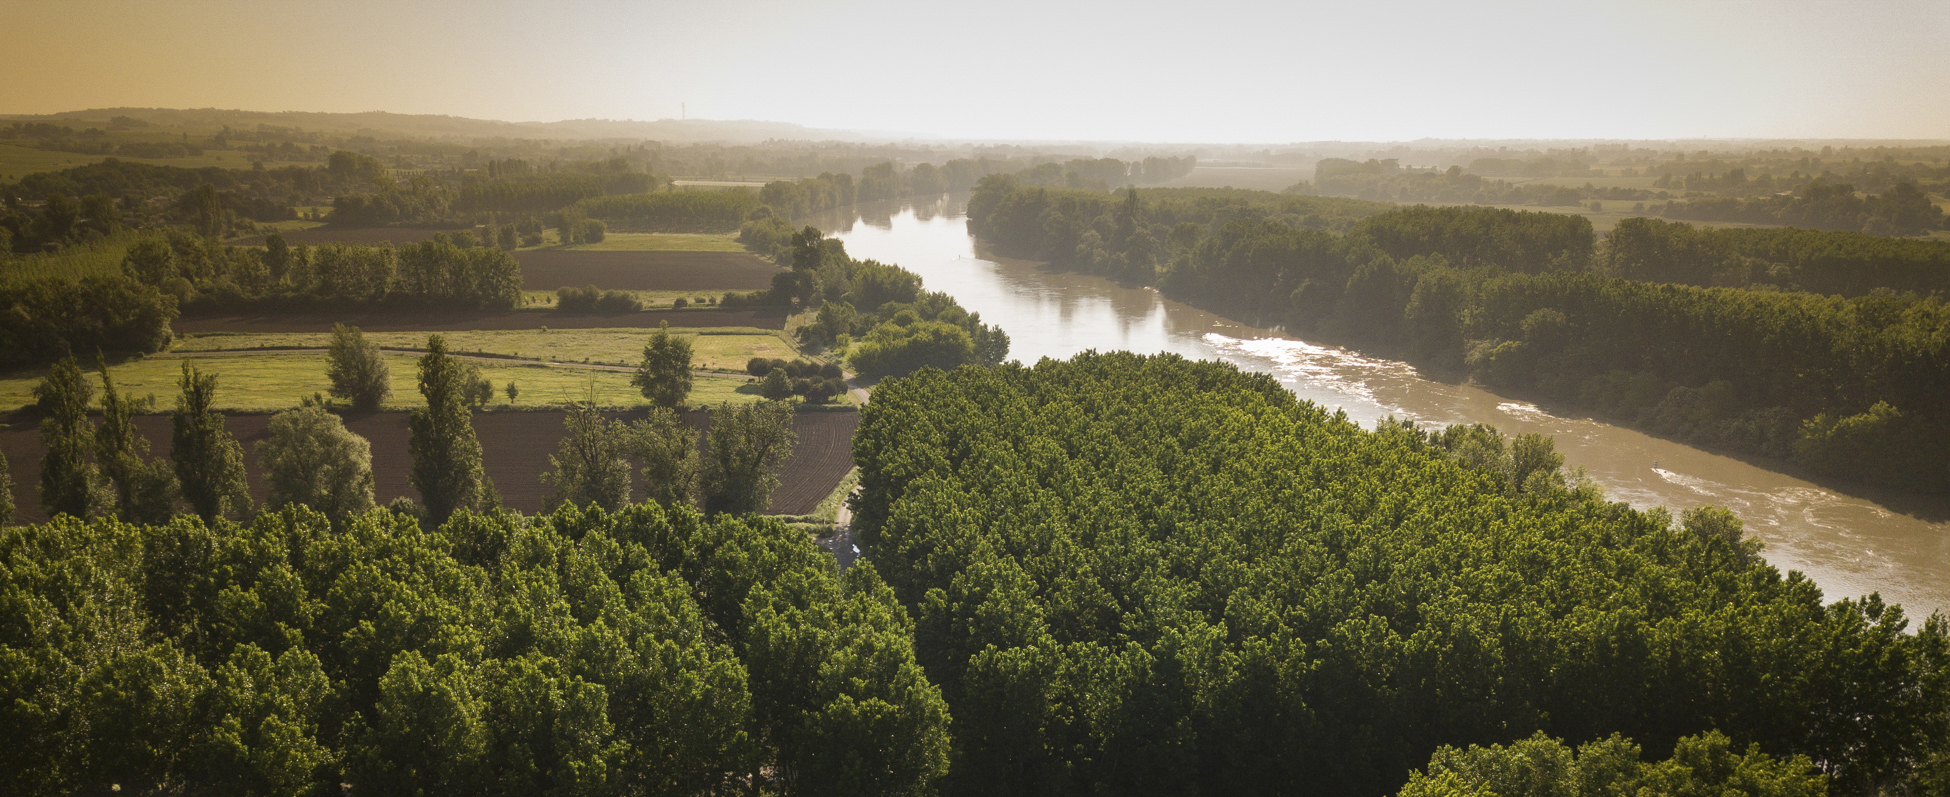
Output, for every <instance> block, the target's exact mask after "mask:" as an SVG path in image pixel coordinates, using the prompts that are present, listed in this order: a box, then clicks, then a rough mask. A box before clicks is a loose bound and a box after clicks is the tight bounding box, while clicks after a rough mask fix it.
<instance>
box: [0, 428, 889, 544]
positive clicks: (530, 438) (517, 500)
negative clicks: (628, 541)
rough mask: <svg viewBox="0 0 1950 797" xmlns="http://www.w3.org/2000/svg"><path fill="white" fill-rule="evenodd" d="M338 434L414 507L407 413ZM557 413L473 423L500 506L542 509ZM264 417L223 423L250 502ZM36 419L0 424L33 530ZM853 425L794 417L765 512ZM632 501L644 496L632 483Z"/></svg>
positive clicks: (385, 491)
mask: <svg viewBox="0 0 1950 797" xmlns="http://www.w3.org/2000/svg"><path fill="white" fill-rule="evenodd" d="M607 414H608V415H609V417H611V418H617V419H626V420H627V419H631V418H633V417H642V415H641V414H640V413H626V412H617V413H607ZM344 417H345V425H346V428H348V429H351V430H352V431H353V432H354V433H356V434H358V435H360V436H362V437H364V438H366V439H367V440H368V441H370V442H371V443H372V465H373V481H374V493H375V497H376V498H377V499H378V501H379V503H381V504H385V503H386V502H388V501H391V500H393V499H394V498H397V497H399V496H402V495H403V496H408V497H411V498H413V499H414V500H418V499H419V493H418V492H416V491H415V490H414V489H413V484H412V482H411V481H410V480H409V477H408V473H409V471H410V469H411V466H412V460H411V458H410V456H409V455H408V453H407V448H406V441H407V431H406V413H403V412H375V413H362V414H348V415H346V416H344ZM562 418H563V413H560V412H487V413H476V414H475V415H474V432H475V434H476V435H478V436H479V437H480V440H481V460H482V464H483V465H484V467H485V468H486V470H487V475H488V478H489V479H492V480H493V481H494V486H495V489H497V490H499V491H500V492H501V500H502V504H503V505H504V506H507V507H508V508H510V509H517V510H520V511H522V512H527V513H530V514H533V513H536V512H540V511H542V506H543V503H544V502H545V501H546V500H547V499H548V494H549V491H550V487H549V486H548V485H546V484H543V483H542V480H541V475H542V473H544V472H546V471H547V470H548V469H549V462H548V458H549V455H550V454H554V453H555V451H556V447H557V446H558V445H559V444H560V443H561V441H562V436H563V434H564V431H563V428H562ZM685 420H687V421H689V422H690V423H691V424H692V425H694V426H697V427H698V428H699V429H700V430H702V429H706V428H709V426H710V416H709V415H708V414H707V413H703V412H695V411H694V412H690V413H687V414H686V416H685ZM270 421H271V416H269V415H231V416H229V417H227V418H225V426H227V427H228V428H229V429H230V433H231V434H232V435H235V436H236V438H237V441H238V442H239V443H241V444H242V445H243V447H244V468H245V470H246V471H247V472H248V473H249V476H250V483H251V496H252V498H253V499H254V500H256V501H257V502H259V503H262V502H263V501H264V498H265V496H266V495H267V494H268V493H267V490H268V489H269V488H268V487H267V486H266V485H265V483H264V476H263V474H262V473H261V472H259V470H258V457H257V443H258V441H261V440H263V439H265V437H266V432H265V430H266V428H267V427H268V426H269V424H270ZM39 423H40V421H39V420H38V417H36V416H34V415H33V414H31V413H16V414H14V415H11V416H8V417H6V418H4V419H0V451H4V452H5V453H6V455H7V466H8V468H7V470H8V474H9V475H10V476H12V477H13V482H14V489H13V496H14V507H15V510H14V520H15V522H19V523H38V522H41V521H44V520H46V519H47V516H46V515H45V514H44V513H42V512H41V507H40V500H39V485H40V463H41V456H42V455H43V454H44V453H46V449H44V448H43V447H42V446H41V436H40V429H39ZM136 426H137V428H138V429H140V430H141V432H142V435H143V437H145V438H148V440H149V444H150V452H149V453H150V455H151V456H155V457H167V456H168V455H169V429H170V427H169V416H167V415H145V416H141V417H138V418H137V419H136ZM859 426H860V414H859V413H857V412H803V413H799V414H798V415H796V416H794V420H793V429H794V431H796V432H798V434H799V443H798V445H796V446H794V447H793V449H792V457H791V458H790V459H788V460H787V461H786V463H785V466H784V467H783V468H782V469H781V470H780V472H779V489H778V490H776V491H774V492H773V493H772V503H771V506H770V507H768V508H767V512H768V513H770V514H775V515H803V514H807V513H810V512H812V511H813V510H814V509H815V508H817V507H818V506H819V502H820V501H821V500H824V499H825V498H826V496H827V495H829V494H831V493H832V492H833V489H834V488H836V487H838V486H839V483H840V480H841V479H843V478H845V477H846V473H847V471H848V470H850V469H851V468H852V467H853V431H854V430H855V429H857V428H859ZM638 482H639V483H638V484H637V490H636V496H635V497H636V498H637V499H639V500H641V498H642V495H643V491H642V484H641V483H640V482H641V480H640V479H639V480H638Z"/></svg>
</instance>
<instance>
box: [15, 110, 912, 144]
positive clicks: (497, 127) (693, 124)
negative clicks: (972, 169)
mask: <svg viewBox="0 0 1950 797" xmlns="http://www.w3.org/2000/svg"><path fill="white" fill-rule="evenodd" d="M116 116H126V117H130V118H133V119H140V120H142V121H144V122H148V123H150V124H153V125H158V126H161V127H181V128H199V129H200V128H211V129H215V128H221V127H223V126H225V125H229V126H231V127H234V128H243V129H255V128H256V127H257V126H258V125H260V124H263V125H272V126H276V127H298V128H303V129H305V130H309V131H316V132H329V133H340V134H348V135H358V134H367V135H374V136H381V135H386V136H391V137H398V136H402V135H403V136H412V137H426V138H443V139H454V138H460V139H476V138H524V139H564V140H587V139H650V140H655V141H671V142H685V143H689V142H702V141H725V142H750V141H765V140H767V139H788V140H799V141H862V142H864V141H885V140H888V139H889V138H908V137H911V136H905V135H898V134H889V133H870V132H861V131H853V130H827V129H821V128H813V127H806V126H804V125H796V124H791V123H788V122H764V121H756V120H749V119H740V120H717V119H658V120H656V121H650V122H640V121H635V120H628V119H569V120H565V121H560V122H501V121H495V120H490V119H468V118H466V117H461V116H443V115H434V114H401V113H388V112H386V111H368V112H365V113H317V112H311V111H279V112H275V113H272V112H265V111H235V110H222V109H218V108H196V109H175V108H93V109H89V110H83V111H65V112H62V113H54V114H45V115H8V116H0V119H7V120H22V121H44V122H61V123H64V124H68V125H74V124H77V123H91V122H92V123H102V124H106V123H107V121H108V120H109V119H110V118H112V117H116Z"/></svg>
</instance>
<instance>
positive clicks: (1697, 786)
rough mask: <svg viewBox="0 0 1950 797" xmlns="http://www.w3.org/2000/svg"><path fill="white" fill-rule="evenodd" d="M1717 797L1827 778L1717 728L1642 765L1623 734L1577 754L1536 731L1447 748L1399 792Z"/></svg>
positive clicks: (1421, 795)
mask: <svg viewBox="0 0 1950 797" xmlns="http://www.w3.org/2000/svg"><path fill="white" fill-rule="evenodd" d="M1646 793H1651V794H1670V795H1676V796H1677V795H1687V796H1689V797H1690V796H1691V795H1699V797H1706V796H1707V795H1716V796H1719V797H1734V796H1735V795H1737V796H1738V797H1825V795H1827V794H1828V779H1827V778H1826V777H1823V776H1822V775H1821V773H1819V772H1817V771H1816V770H1815V767H1814V765H1813V764H1812V763H1810V762H1809V761H1808V758H1807V756H1794V757H1792V758H1788V759H1785V760H1782V759H1777V758H1774V757H1772V756H1769V755H1767V754H1766V753H1764V752H1761V750H1760V746H1759V745H1749V746H1748V748H1747V751H1746V752H1745V753H1744V754H1743V753H1739V752H1735V751H1734V749H1733V744H1732V742H1731V741H1730V740H1729V739H1727V737H1726V736H1725V735H1723V734H1721V733H1719V732H1718V731H1708V732H1706V733H1703V734H1700V735H1697V736H1688V737H1686V738H1683V739H1680V740H1679V743H1678V745H1677V746H1676V747H1675V748H1674V750H1673V752H1672V757H1671V758H1668V759H1666V760H1664V761H1658V762H1644V761H1641V760H1640V759H1639V747H1638V745H1636V744H1633V743H1632V742H1631V741H1629V740H1627V739H1623V738H1620V737H1619V736H1618V735H1617V734H1613V735H1612V736H1610V737H1608V738H1605V739H1600V740H1598V741H1594V742H1588V743H1586V744H1583V745H1580V746H1578V747H1577V749H1576V750H1575V751H1573V750H1572V748H1571V747H1569V746H1566V745H1565V744H1564V743H1563V742H1562V741H1559V740H1557V739H1553V738H1550V737H1549V736H1546V735H1544V734H1543V732H1541V731H1540V732H1538V733H1536V734H1535V735H1532V736H1531V737H1530V738H1528V739H1522V740H1519V741H1515V742H1511V743H1510V744H1509V745H1507V746H1506V745H1500V744H1493V745H1489V746H1488V747H1479V746H1477V745H1470V746H1469V748H1468V749H1467V750H1458V749H1456V748H1454V747H1449V746H1443V747H1441V748H1439V749H1437V750H1436V751H1435V754H1434V755H1433V756H1431V757H1430V758H1429V765H1428V768H1427V769H1426V770H1421V771H1417V772H1414V773H1412V774H1411V775H1409V780H1408V784H1407V785H1406V786H1403V787H1402V790H1401V792H1400V797H1461V796H1463V795H1498V796H1499V797H1613V796H1614V795H1617V796H1618V797H1625V796H1627V795H1638V794H1646Z"/></svg>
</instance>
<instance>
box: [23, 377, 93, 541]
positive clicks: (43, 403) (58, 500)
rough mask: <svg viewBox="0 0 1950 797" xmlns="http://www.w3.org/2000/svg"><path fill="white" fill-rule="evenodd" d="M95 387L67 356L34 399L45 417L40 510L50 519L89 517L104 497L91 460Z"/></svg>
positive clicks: (35, 389)
mask: <svg viewBox="0 0 1950 797" xmlns="http://www.w3.org/2000/svg"><path fill="white" fill-rule="evenodd" d="M94 394H95V388H94V386H93V385H90V384H88V377H86V376H84V375H83V374H82V373H81V366H80V365H78V364H77V363H75V361H74V358H73V357H65V358H62V359H61V360H60V361H58V362H56V363H55V364H54V365H53V367H50V368H49V369H48V370H47V377H46V378H45V379H42V380H41V383H40V384H39V385H37V386H35V388H34V400H35V402H36V406H37V407H38V408H39V409H40V411H41V414H42V415H45V416H46V417H45V418H43V419H42V420H41V445H42V447H44V448H45V449H46V452H47V453H45V454H42V455H41V485H40V499H41V509H43V510H45V511H46V512H47V515H48V517H55V516H57V515H61V514H67V515H71V516H74V517H88V516H89V515H90V514H92V513H93V512H94V511H95V509H96V507H97V504H98V503H99V498H98V497H97V496H96V495H95V479H96V473H95V465H94V463H93V462H92V461H90V459H89V454H90V453H91V452H92V449H93V448H94V445H93V442H94V441H93V440H90V439H89V437H90V433H91V432H92V431H93V428H92V427H93V424H91V423H90V422H89V421H88V403H89V401H91V400H92V399H93V398H94Z"/></svg>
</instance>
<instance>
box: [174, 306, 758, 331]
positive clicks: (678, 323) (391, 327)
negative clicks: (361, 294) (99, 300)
mask: <svg viewBox="0 0 1950 797" xmlns="http://www.w3.org/2000/svg"><path fill="white" fill-rule="evenodd" d="M665 321H668V322H670V325H671V326H673V327H693V328H695V327H758V328H760V329H784V328H785V313H784V311H781V310H652V311H648V312H642V313H623V314H620V315H596V314H577V315H564V314H561V313H554V312H548V311H544V310H514V311H503V312H485V313H483V312H455V311H446V310H376V311H352V312H347V313H343V314H337V315H333V314H326V313H264V314H251V315H219V316H183V317H181V318H178V319H176V320H175V321H173V322H171V323H170V328H171V329H174V330H176V331H177V332H182V333H204V332H330V331H332V324H333V323H335V322H336V323H341V324H347V325H350V326H356V327H358V328H360V329H362V330H364V331H366V332H444V331H450V330H476V329H479V330H489V329H541V328H543V327H548V328H550V329H655V328H656V327H657V325H658V324H659V323H662V322H665Z"/></svg>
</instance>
